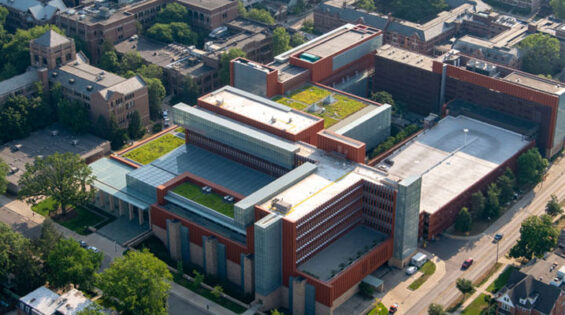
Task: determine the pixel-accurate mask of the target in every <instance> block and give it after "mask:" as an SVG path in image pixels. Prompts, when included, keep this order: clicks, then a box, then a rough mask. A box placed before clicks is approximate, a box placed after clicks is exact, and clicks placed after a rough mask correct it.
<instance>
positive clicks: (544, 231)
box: [510, 214, 559, 259]
mask: <svg viewBox="0 0 565 315" xmlns="http://www.w3.org/2000/svg"><path fill="white" fill-rule="evenodd" d="M558 236H559V231H558V230H557V228H556V227H555V226H554V225H553V223H552V220H551V217H550V216H548V215H546V214H543V215H541V216H539V217H537V216H531V217H529V218H527V219H526V220H524V222H522V226H521V227H520V238H519V239H518V242H516V245H514V247H512V248H511V249H510V257H514V258H518V257H524V258H527V259H532V258H533V257H543V255H544V254H545V253H546V252H547V251H550V250H552V249H553V248H555V246H556V245H557V237H558Z"/></svg>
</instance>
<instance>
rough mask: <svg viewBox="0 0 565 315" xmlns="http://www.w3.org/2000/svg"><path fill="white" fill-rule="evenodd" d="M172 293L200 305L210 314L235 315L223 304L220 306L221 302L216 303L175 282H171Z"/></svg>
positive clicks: (202, 309) (200, 307)
mask: <svg viewBox="0 0 565 315" xmlns="http://www.w3.org/2000/svg"><path fill="white" fill-rule="evenodd" d="M171 294H174V295H176V296H178V297H179V298H181V299H183V300H185V301H186V302H187V303H189V304H191V305H193V306H195V307H198V308H199V309H200V310H201V311H203V312H205V313H208V314H226V315H235V313H234V312H232V311H230V310H228V309H227V308H224V307H223V306H220V305H219V304H217V303H214V302H213V301H210V300H208V299H207V298H205V297H202V296H200V295H198V294H196V293H194V292H192V291H190V290H189V289H187V288H185V287H183V286H181V285H179V284H177V283H175V282H171Z"/></svg>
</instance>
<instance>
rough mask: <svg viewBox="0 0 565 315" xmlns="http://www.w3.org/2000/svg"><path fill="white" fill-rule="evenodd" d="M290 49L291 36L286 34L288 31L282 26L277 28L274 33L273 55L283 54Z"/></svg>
mask: <svg viewBox="0 0 565 315" xmlns="http://www.w3.org/2000/svg"><path fill="white" fill-rule="evenodd" d="M290 48H291V47H290V35H288V33H287V32H286V29H285V28H284V27H282V26H279V27H277V28H275V30H274V31H273V55H275V56H276V55H279V54H282V53H283V52H285V51H287V50H289V49H290Z"/></svg>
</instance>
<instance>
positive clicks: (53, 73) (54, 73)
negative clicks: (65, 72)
mask: <svg viewBox="0 0 565 315" xmlns="http://www.w3.org/2000/svg"><path fill="white" fill-rule="evenodd" d="M57 75H59V73H57V71H53V72H52V73H51V76H52V77H54V78H55V77H56V76H57Z"/></svg>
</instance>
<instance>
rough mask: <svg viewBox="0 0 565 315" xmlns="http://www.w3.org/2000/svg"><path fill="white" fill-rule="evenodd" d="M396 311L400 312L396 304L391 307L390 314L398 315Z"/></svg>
mask: <svg viewBox="0 0 565 315" xmlns="http://www.w3.org/2000/svg"><path fill="white" fill-rule="evenodd" d="M396 311H398V304H396V303H394V304H392V305H391V306H390V307H389V309H388V313H389V314H394V313H396Z"/></svg>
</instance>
